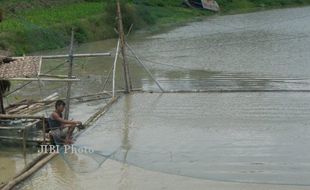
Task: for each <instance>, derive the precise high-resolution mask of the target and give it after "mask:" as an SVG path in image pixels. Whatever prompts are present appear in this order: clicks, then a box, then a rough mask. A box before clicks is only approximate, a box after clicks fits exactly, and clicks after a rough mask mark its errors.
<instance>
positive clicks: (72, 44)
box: [65, 29, 74, 119]
mask: <svg viewBox="0 0 310 190" xmlns="http://www.w3.org/2000/svg"><path fill="white" fill-rule="evenodd" d="M73 46H74V31H73V29H72V31H71V41H70V51H69V70H68V78H72V72H73V71H72V70H73ZM71 86H72V82H71V81H68V84H67V96H66V110H65V119H69V112H70V97H71Z"/></svg>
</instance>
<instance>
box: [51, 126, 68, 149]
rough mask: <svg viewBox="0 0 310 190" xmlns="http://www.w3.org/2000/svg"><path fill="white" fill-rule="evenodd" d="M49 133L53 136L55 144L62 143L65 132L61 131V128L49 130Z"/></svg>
mask: <svg viewBox="0 0 310 190" xmlns="http://www.w3.org/2000/svg"><path fill="white" fill-rule="evenodd" d="M50 134H51V136H52V137H53V140H54V142H55V144H56V145H62V144H64V141H65V139H66V136H67V133H66V132H65V131H63V130H62V129H53V130H51V131H50Z"/></svg>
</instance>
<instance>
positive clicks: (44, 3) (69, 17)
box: [0, 0, 310, 54]
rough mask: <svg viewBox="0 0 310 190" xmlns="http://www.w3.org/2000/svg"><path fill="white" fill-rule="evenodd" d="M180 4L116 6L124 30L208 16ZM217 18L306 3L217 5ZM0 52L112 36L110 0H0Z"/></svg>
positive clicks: (168, 0) (131, 0)
mask: <svg viewBox="0 0 310 190" xmlns="http://www.w3.org/2000/svg"><path fill="white" fill-rule="evenodd" d="M182 1H183V0H127V1H123V2H122V10H123V17H124V22H125V29H127V30H128V29H129V27H130V25H131V24H133V25H134V29H142V28H148V29H149V28H150V27H148V26H152V27H151V28H153V29H154V28H156V27H157V28H158V27H159V28H162V27H163V26H170V25H176V24H178V23H183V22H187V21H189V20H191V19H193V18H197V17H201V16H207V15H211V14H214V13H211V12H208V11H204V10H194V9H189V8H186V7H184V6H183V5H182ZM217 1H218V3H219V4H220V6H221V9H222V12H223V13H236V12H248V11H254V10H258V9H266V8H275V7H287V6H301V5H306V4H310V0H217ZM0 7H1V9H0V12H3V13H4V16H3V17H4V21H3V22H1V23H0V31H1V33H0V49H3V50H9V51H11V52H13V53H14V54H24V53H29V52H33V51H37V50H43V49H54V48H59V47H64V46H66V45H67V44H68V43H69V42H68V40H69V39H70V37H69V35H70V31H71V28H74V30H75V32H76V38H77V41H78V42H79V43H82V42H87V41H94V40H101V39H107V38H112V37H116V33H115V31H114V28H115V27H116V19H115V17H116V15H115V3H113V1H111V0H66V1H63V0H31V1H30V0H10V1H9V0H0Z"/></svg>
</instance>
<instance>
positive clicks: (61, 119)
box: [52, 113, 82, 125]
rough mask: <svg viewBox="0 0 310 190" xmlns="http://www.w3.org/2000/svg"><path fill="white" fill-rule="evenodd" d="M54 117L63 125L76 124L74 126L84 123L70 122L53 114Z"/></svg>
mask: <svg viewBox="0 0 310 190" xmlns="http://www.w3.org/2000/svg"><path fill="white" fill-rule="evenodd" d="M52 116H53V118H54V119H55V120H57V121H59V122H61V123H63V124H74V125H79V124H82V122H80V121H69V120H66V119H63V118H61V117H60V116H59V115H58V114H57V113H53V114H52Z"/></svg>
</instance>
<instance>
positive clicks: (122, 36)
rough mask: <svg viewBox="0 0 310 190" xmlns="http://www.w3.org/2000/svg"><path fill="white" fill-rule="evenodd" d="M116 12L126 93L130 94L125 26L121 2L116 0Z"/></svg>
mask: <svg viewBox="0 0 310 190" xmlns="http://www.w3.org/2000/svg"><path fill="white" fill-rule="evenodd" d="M116 11H117V17H118V34H119V38H120V47H121V53H122V56H123V72H124V81H125V92H126V93H130V91H131V87H130V86H131V85H130V84H131V82H130V76H129V69H128V64H127V63H128V62H127V57H126V46H125V34H124V26H123V18H122V12H121V6H120V2H119V0H116Z"/></svg>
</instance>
